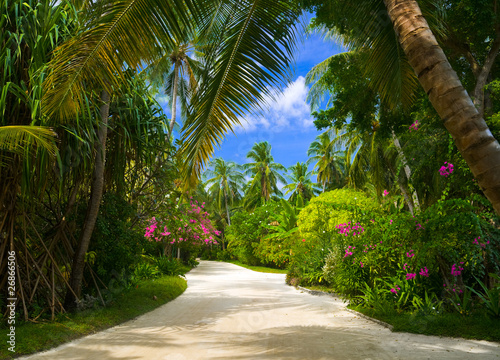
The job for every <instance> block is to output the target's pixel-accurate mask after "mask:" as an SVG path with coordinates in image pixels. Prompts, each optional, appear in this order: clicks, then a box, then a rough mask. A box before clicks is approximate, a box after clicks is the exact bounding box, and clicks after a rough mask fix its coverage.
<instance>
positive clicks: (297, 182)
mask: <svg viewBox="0 0 500 360" xmlns="http://www.w3.org/2000/svg"><path fill="white" fill-rule="evenodd" d="M307 168H308V164H307V163H303V162H297V164H295V165H292V166H290V167H289V168H288V169H287V173H286V175H285V176H286V178H287V180H288V184H287V185H285V186H284V187H283V189H284V190H286V192H285V195H287V194H290V193H292V195H291V196H290V199H289V201H291V202H294V201H295V200H296V198H297V197H300V198H302V199H303V200H310V199H311V198H312V197H313V196H314V194H315V193H317V192H318V189H317V188H316V187H315V186H314V184H313V182H312V180H311V176H312V174H313V173H312V171H307Z"/></svg>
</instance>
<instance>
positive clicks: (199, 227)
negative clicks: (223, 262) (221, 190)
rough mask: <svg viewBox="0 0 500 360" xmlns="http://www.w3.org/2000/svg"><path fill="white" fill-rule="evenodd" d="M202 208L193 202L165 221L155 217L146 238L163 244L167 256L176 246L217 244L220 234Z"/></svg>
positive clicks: (147, 230)
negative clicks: (173, 246)
mask: <svg viewBox="0 0 500 360" xmlns="http://www.w3.org/2000/svg"><path fill="white" fill-rule="evenodd" d="M202 206H203V205H201V206H200V205H198V203H197V202H196V201H193V200H191V201H190V204H189V206H182V207H180V208H178V209H176V211H174V212H172V213H171V214H169V216H166V217H165V218H164V219H160V218H157V217H154V216H153V217H152V218H151V219H150V220H149V222H148V225H147V226H146V229H145V233H144V237H145V238H147V239H148V240H149V241H156V242H161V243H162V244H163V246H164V249H165V250H164V252H165V254H167V253H168V250H169V249H171V247H172V245H174V244H175V246H179V247H181V248H183V249H193V248H196V247H199V246H203V245H211V244H217V243H218V242H217V238H218V236H219V235H220V232H219V231H218V230H216V229H215V228H214V226H213V225H212V222H211V221H210V219H209V214H208V213H207V212H206V211H205V210H203V208H202Z"/></svg>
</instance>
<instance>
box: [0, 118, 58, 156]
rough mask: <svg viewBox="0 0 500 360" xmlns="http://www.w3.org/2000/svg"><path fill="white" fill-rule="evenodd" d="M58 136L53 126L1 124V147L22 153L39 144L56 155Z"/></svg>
mask: <svg viewBox="0 0 500 360" xmlns="http://www.w3.org/2000/svg"><path fill="white" fill-rule="evenodd" d="M56 136H57V134H56V133H55V132H54V131H53V130H52V129H51V128H47V127H42V126H20V125H18V126H0V149H3V150H7V151H11V152H15V153H18V154H22V153H24V152H25V151H30V150H32V148H33V146H37V147H41V148H44V149H45V150H47V151H48V152H49V153H50V154H51V155H55V154H56V152H57V146H56V144H55V139H56Z"/></svg>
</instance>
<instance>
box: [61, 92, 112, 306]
mask: <svg viewBox="0 0 500 360" xmlns="http://www.w3.org/2000/svg"><path fill="white" fill-rule="evenodd" d="M101 101H102V103H103V104H102V105H101V108H100V116H101V125H100V126H99V131H98V143H97V144H96V150H97V152H96V156H95V167H94V179H93V181H92V190H91V195H90V201H89V205H88V209H87V216H86V217H85V222H84V224H83V229H82V233H81V235H80V241H79V243H78V247H77V248H76V251H75V255H74V257H73V264H72V267H71V277H70V280H69V285H70V287H71V288H72V289H73V291H71V290H70V289H68V290H67V292H66V298H65V300H64V307H65V308H66V309H67V310H72V309H75V307H76V302H75V301H76V300H77V299H76V297H75V295H76V296H77V297H80V294H81V291H82V280H83V271H84V269H85V253H86V252H87V250H88V248H89V244H90V238H91V236H92V232H93V231H94V226H95V223H96V220H97V215H98V213H99V206H100V204H101V198H102V193H103V188H104V167H105V162H106V136H107V131H108V117H109V101H110V100H109V94H108V92H107V91H103V92H102V94H101ZM73 292H74V293H73Z"/></svg>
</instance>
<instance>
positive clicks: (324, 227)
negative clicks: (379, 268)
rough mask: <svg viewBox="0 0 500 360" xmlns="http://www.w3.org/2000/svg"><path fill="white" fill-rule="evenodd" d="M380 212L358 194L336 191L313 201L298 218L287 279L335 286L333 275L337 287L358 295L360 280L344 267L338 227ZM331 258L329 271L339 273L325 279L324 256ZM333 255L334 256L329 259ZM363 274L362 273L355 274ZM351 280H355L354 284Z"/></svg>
mask: <svg viewBox="0 0 500 360" xmlns="http://www.w3.org/2000/svg"><path fill="white" fill-rule="evenodd" d="M378 212H379V210H378V205H377V203H376V201H375V200H372V199H370V198H368V197H367V196H366V195H365V194H363V193H362V192H360V191H356V190H352V189H338V190H334V191H330V192H326V193H323V194H321V195H320V196H318V197H316V198H313V199H312V200H311V201H310V203H309V204H308V205H307V206H306V207H305V208H304V209H302V211H301V212H300V214H299V220H298V227H299V234H300V236H299V237H297V238H296V239H295V243H294V245H293V247H292V257H291V262H290V278H298V279H300V280H299V282H300V283H301V284H303V285H312V284H322V283H325V282H328V283H330V284H331V285H332V284H333V283H334V282H335V279H334V276H333V274H334V273H335V274H337V275H336V276H340V277H341V278H342V279H340V278H339V279H337V283H338V284H339V286H340V284H341V285H342V286H344V287H345V290H346V291H347V290H348V289H350V290H349V291H350V292H353V293H357V290H356V289H358V288H359V287H360V286H363V283H364V281H362V280H361V279H362V276H361V277H359V276H356V277H354V278H353V277H352V276H351V275H349V273H352V272H356V271H357V270H356V269H354V268H352V269H351V268H350V267H349V266H347V267H346V266H344V265H343V264H342V263H343V261H342V260H343V258H342V256H343V253H344V249H345V248H346V247H347V245H346V241H345V239H344V238H343V237H342V236H339V234H338V233H339V229H338V228H337V226H338V225H339V224H341V223H348V222H353V223H354V222H356V221H358V220H360V219H365V218H370V217H372V216H374V215H373V214H377V213H378ZM328 254H330V255H329V257H330V261H329V268H330V270H333V269H334V268H336V267H337V266H341V267H342V268H343V270H342V271H335V272H333V271H330V273H329V274H328V275H327V276H326V277H325V272H324V269H323V268H324V266H325V260H326V257H327V255H328ZM332 254H335V255H332ZM357 272H362V271H357ZM351 280H354V281H355V283H353V282H352V281H351Z"/></svg>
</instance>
